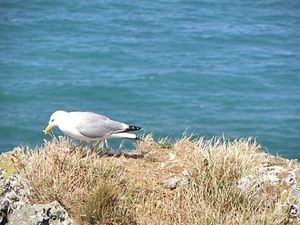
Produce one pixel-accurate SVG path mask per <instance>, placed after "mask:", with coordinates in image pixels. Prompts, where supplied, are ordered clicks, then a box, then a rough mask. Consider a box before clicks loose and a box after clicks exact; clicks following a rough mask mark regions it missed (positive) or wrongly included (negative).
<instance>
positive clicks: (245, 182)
mask: <svg viewBox="0 0 300 225" xmlns="http://www.w3.org/2000/svg"><path fill="white" fill-rule="evenodd" d="M252 179H253V177H252V176H245V177H242V178H241V179H240V180H239V183H238V186H237V187H238V188H239V189H241V190H243V191H244V190H246V189H247V188H248V187H249V186H250V184H251V180H252Z"/></svg>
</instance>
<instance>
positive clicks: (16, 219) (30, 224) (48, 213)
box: [8, 201, 74, 225]
mask: <svg viewBox="0 0 300 225" xmlns="http://www.w3.org/2000/svg"><path fill="white" fill-rule="evenodd" d="M18 224H19V225H21V224H22V225H25V224H26V225H36V224H40V225H50V224H51V225H73V224H74V222H73V221H72V220H71V219H70V218H69V216H68V213H67V212H66V210H64V209H63V208H62V207H61V205H60V204H59V203H58V202H57V201H54V202H51V203H48V204H35V205H32V206H31V205H25V206H24V207H22V208H19V209H16V210H14V211H13V212H12V213H11V214H9V216H8V225H18Z"/></svg>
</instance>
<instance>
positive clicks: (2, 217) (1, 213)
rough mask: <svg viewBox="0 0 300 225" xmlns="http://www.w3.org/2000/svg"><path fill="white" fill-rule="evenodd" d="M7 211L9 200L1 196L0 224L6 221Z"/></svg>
mask: <svg viewBox="0 0 300 225" xmlns="http://www.w3.org/2000/svg"><path fill="white" fill-rule="evenodd" d="M8 212H9V201H8V200H7V199H5V198H3V197H1V198H0V224H1V225H2V224H6V223H7V214H8Z"/></svg>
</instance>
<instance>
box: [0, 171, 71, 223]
mask: <svg viewBox="0 0 300 225" xmlns="http://www.w3.org/2000/svg"><path fill="white" fill-rule="evenodd" d="M23 180H24V178H23V177H22V174H20V173H13V174H12V175H11V176H10V177H9V178H7V179H4V170H2V169H0V194H1V195H0V225H5V224H7V225H46V224H47V225H73V224H75V223H74V222H73V221H72V219H71V218H69V216H68V213H67V212H66V210H64V209H63V208H62V206H61V205H60V204H59V203H58V202H57V201H54V202H51V203H48V204H35V205H31V204H30V201H29V199H30V188H29V187H28V186H27V185H26V182H23Z"/></svg>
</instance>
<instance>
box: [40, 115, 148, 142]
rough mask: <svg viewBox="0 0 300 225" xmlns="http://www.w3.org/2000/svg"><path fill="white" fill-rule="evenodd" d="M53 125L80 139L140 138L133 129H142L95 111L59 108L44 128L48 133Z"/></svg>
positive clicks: (87, 140)
mask: <svg viewBox="0 0 300 225" xmlns="http://www.w3.org/2000/svg"><path fill="white" fill-rule="evenodd" d="M53 127H58V128H59V129H60V130H61V131H62V132H63V133H64V134H66V135H68V136H70V137H72V138H75V139H78V140H80V141H86V142H89V141H101V140H106V139H108V138H126V139H134V140H140V138H138V137H137V135H136V134H133V133H129V132H131V131H137V130H141V129H142V128H141V127H138V126H133V125H128V124H126V123H122V122H118V121H114V120H111V119H109V118H108V117H106V116H103V115H100V114H97V113H94V112H66V111H62V110H58V111H56V112H54V113H53V114H52V115H51V117H50V120H49V123H48V126H47V127H46V128H45V129H44V130H43V131H44V133H45V134H48V133H49V132H50V131H51V130H52V128H53Z"/></svg>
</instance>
